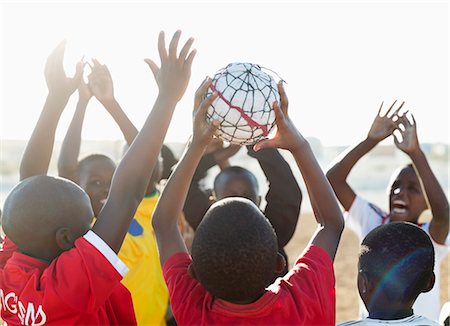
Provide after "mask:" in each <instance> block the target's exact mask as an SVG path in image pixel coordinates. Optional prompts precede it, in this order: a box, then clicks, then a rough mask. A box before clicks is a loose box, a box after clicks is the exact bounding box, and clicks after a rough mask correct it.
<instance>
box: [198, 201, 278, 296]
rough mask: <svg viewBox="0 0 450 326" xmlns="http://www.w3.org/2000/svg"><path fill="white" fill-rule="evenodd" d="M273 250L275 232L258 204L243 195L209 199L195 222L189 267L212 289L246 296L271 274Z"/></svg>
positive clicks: (216, 293)
mask: <svg viewBox="0 0 450 326" xmlns="http://www.w3.org/2000/svg"><path fill="white" fill-rule="evenodd" d="M277 252H278V245H277V238H276V236H275V232H274V230H273V228H272V226H271V224H270V222H269V221H268V220H267V218H266V217H265V216H264V215H263V214H262V213H261V211H260V210H259V209H258V207H257V206H256V205H255V204H253V203H252V202H251V201H250V200H247V199H244V198H236V197H234V198H227V199H223V200H220V201H218V202H217V203H215V204H214V205H212V206H211V207H210V209H209V210H208V211H207V212H206V214H205V217H204V218H203V220H202V222H201V223H200V225H199V227H198V228H197V231H196V233H195V236H194V240H193V243H192V260H193V268H194V270H195V274H196V277H197V279H198V280H199V281H200V283H201V284H202V285H203V286H204V287H205V288H206V289H207V290H208V291H209V292H210V293H211V294H212V295H214V296H216V297H218V298H221V299H224V300H227V301H230V302H236V303H239V302H241V303H245V302H251V301H253V300H256V299H258V298H259V296H261V295H262V294H263V293H264V289H265V287H266V286H267V285H269V283H270V281H271V280H272V278H273V275H274V273H275V270H276V264H277Z"/></svg>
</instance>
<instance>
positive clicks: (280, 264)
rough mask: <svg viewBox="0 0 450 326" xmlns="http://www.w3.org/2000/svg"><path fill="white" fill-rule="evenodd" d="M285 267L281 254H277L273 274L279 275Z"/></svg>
mask: <svg viewBox="0 0 450 326" xmlns="http://www.w3.org/2000/svg"><path fill="white" fill-rule="evenodd" d="M285 267H286V259H285V258H284V256H283V255H282V254H280V253H279V252H278V253H277V267H276V269H275V272H276V273H277V274H279V273H281V272H282V271H284V268H285Z"/></svg>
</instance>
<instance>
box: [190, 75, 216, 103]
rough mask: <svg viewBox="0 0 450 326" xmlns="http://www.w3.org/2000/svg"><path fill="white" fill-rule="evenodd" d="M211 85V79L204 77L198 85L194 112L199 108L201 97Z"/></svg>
mask: <svg viewBox="0 0 450 326" xmlns="http://www.w3.org/2000/svg"><path fill="white" fill-rule="evenodd" d="M211 83H212V80H211V78H209V77H206V78H205V79H204V80H203V82H202V83H201V84H200V86H199V88H198V89H197V91H196V92H195V99H194V110H196V109H197V108H198V107H199V106H200V103H201V102H202V100H203V97H204V96H205V93H206V91H207V90H208V88H209V86H211Z"/></svg>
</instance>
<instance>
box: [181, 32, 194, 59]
mask: <svg viewBox="0 0 450 326" xmlns="http://www.w3.org/2000/svg"><path fill="white" fill-rule="evenodd" d="M192 43H194V38H193V37H191V38H189V40H187V42H186V44H184V46H183V48H182V49H181V51H180V59H182V60H183V61H185V60H186V56H187V55H188V53H189V49H190V48H191V46H192Z"/></svg>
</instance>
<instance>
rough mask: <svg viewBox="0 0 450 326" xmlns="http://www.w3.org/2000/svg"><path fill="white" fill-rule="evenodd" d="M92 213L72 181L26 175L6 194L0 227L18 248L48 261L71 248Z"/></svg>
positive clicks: (90, 218)
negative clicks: (25, 177)
mask: <svg viewBox="0 0 450 326" xmlns="http://www.w3.org/2000/svg"><path fill="white" fill-rule="evenodd" d="M93 216H94V214H93V211H92V208H91V203H90V201H89V197H88V196H87V194H86V193H85V192H84V191H83V189H81V188H80V187H79V186H78V185H76V184H75V183H73V182H71V181H69V180H66V179H63V178H54V177H48V176H35V177H31V178H27V179H25V180H23V181H22V182H20V183H19V184H18V185H16V186H15V187H14V188H13V189H12V190H11V192H10V193H9V195H8V197H7V198H6V201H5V204H4V211H3V221H2V222H3V230H4V232H5V234H6V235H7V236H8V237H9V238H10V239H11V241H12V242H14V243H15V244H16V245H17V247H18V248H19V250H20V251H21V252H23V253H25V254H27V255H29V256H32V257H35V258H39V259H42V260H45V261H48V262H50V261H52V260H53V259H54V258H56V257H57V256H58V255H60V254H61V253H62V252H63V251H66V250H69V249H71V248H73V246H74V242H75V240H76V239H78V238H79V237H81V236H82V235H84V234H85V233H86V232H87V231H88V230H89V229H90V225H91V222H92V218H93Z"/></svg>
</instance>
